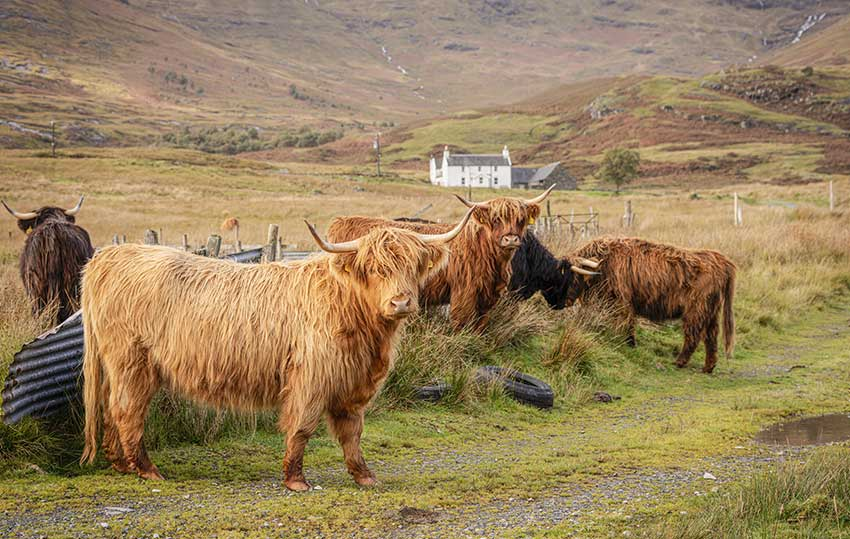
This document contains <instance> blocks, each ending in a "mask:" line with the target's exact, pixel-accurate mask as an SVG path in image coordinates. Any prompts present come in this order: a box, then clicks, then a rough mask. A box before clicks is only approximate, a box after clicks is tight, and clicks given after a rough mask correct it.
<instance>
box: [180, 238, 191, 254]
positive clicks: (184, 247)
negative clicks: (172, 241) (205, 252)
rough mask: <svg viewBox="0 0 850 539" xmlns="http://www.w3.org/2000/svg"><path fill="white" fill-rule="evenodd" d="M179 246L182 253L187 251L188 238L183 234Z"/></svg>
mask: <svg viewBox="0 0 850 539" xmlns="http://www.w3.org/2000/svg"><path fill="white" fill-rule="evenodd" d="M181 245H182V246H183V250H184V251H188V250H189V236H188V235H187V234H183V238H182V241H181Z"/></svg>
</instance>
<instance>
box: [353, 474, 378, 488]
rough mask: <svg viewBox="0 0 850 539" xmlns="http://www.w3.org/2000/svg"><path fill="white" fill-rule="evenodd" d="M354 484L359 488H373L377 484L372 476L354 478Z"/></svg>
mask: <svg viewBox="0 0 850 539" xmlns="http://www.w3.org/2000/svg"><path fill="white" fill-rule="evenodd" d="M354 482H355V483H357V484H358V485H360V486H361V487H374V486H375V485H377V484H378V480H377V479H375V476H374V475H364V476H362V477H355V478H354Z"/></svg>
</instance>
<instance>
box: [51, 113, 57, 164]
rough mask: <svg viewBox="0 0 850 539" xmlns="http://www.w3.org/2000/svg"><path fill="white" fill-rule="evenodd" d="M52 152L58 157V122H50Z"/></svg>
mask: <svg viewBox="0 0 850 539" xmlns="http://www.w3.org/2000/svg"><path fill="white" fill-rule="evenodd" d="M50 151H51V152H52V155H53V157H56V122H54V121H51V122H50Z"/></svg>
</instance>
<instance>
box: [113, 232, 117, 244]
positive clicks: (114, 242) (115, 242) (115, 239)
mask: <svg viewBox="0 0 850 539" xmlns="http://www.w3.org/2000/svg"><path fill="white" fill-rule="evenodd" d="M112 245H118V234H113V235H112Z"/></svg>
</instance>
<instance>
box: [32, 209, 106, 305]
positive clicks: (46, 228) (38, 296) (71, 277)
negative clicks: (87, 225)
mask: <svg viewBox="0 0 850 539" xmlns="http://www.w3.org/2000/svg"><path fill="white" fill-rule="evenodd" d="M35 213H37V214H38V215H37V216H36V217H34V218H32V219H21V220H18V228H20V229H21V230H23V231H24V232H28V235H27V239H26V242H25V243H24V249H23V251H22V252H21V258H20V262H19V269H20V273H21V281H23V284H24V290H26V292H27V295H28V296H29V298H30V301H32V304H33V312H34V313H35V314H40V313H42V312H44V311H47V310H48V309H53V308H55V309H56V321H57V322H61V321H62V320H65V319H66V318H68V317H69V316H71V315H72V314H73V313H74V312H75V311H77V310H78V309H79V308H80V274H81V273H82V269H83V266H85V264H86V262H88V261H89V259H90V258H91V257H92V255H93V254H94V247H92V244H91V239H90V238H89V234H88V232H86V231H85V229H83V228H82V227H80V226H78V225H76V224H75V223H74V221H75V219H74V217H73V216H70V215H65V210H63V209H62V208H54V207H45V208H41V209H39V210H37V211H36V212H35Z"/></svg>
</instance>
